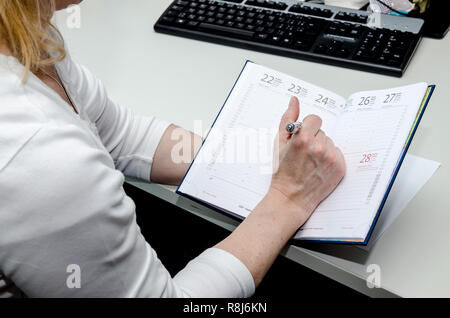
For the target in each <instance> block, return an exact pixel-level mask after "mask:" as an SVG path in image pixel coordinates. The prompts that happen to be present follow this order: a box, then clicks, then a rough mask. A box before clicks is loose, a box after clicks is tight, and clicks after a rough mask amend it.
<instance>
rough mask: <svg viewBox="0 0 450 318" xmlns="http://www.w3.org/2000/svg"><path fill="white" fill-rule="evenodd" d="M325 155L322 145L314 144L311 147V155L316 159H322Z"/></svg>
mask: <svg viewBox="0 0 450 318" xmlns="http://www.w3.org/2000/svg"><path fill="white" fill-rule="evenodd" d="M325 154H326V148H325V146H324V145H323V144H322V143H316V144H315V145H314V147H313V155H314V156H315V157H316V158H323V157H324V156H325Z"/></svg>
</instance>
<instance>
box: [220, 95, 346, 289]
mask: <svg viewBox="0 0 450 318" xmlns="http://www.w3.org/2000/svg"><path fill="white" fill-rule="evenodd" d="M299 112H300V109H299V102H298V99H297V98H292V99H291V102H290V105H289V108H288V110H287V111H286V113H285V114H284V115H283V118H282V120H281V124H280V128H279V136H278V139H277V141H278V143H279V145H278V146H279V147H275V149H277V148H278V149H279V152H276V154H277V155H279V156H277V158H279V166H278V167H277V169H276V172H275V174H274V175H273V178H272V185H271V187H270V190H269V192H268V193H267V195H266V196H265V197H264V199H263V200H262V201H261V202H260V203H259V204H258V206H257V207H256V208H255V209H254V210H253V212H252V213H250V215H249V216H248V217H247V218H246V219H245V220H244V222H242V224H241V225H239V227H238V228H237V229H236V230H235V231H234V232H233V233H232V234H231V235H230V236H229V237H227V238H226V239H225V240H223V241H222V242H220V243H219V244H217V245H216V247H217V248H220V249H223V250H225V251H228V252H230V253H232V254H233V255H234V256H236V257H237V258H239V259H240V260H241V261H242V262H243V263H244V264H245V265H246V266H247V268H248V269H249V271H250V273H251V274H252V275H253V279H254V281H255V286H258V284H259V283H260V282H261V280H262V279H263V277H264V275H265V274H266V273H267V271H268V269H269V268H270V266H271V265H272V263H273V261H274V260H275V258H276V257H277V255H278V254H279V253H280V250H281V249H282V248H283V246H284V245H285V244H286V242H287V241H288V240H289V239H290V238H292V235H293V234H294V233H295V232H296V231H297V230H298V228H299V227H300V226H302V225H303V224H304V223H305V222H306V221H307V220H308V218H309V217H310V216H311V213H312V212H313V211H314V210H315V208H316V207H317V206H318V205H319V203H320V202H322V201H323V200H324V199H325V198H326V197H327V196H328V195H329V194H330V193H331V192H332V191H333V190H334V189H335V188H336V186H337V185H338V184H339V182H340V181H341V179H342V178H343V176H344V173H345V163H344V157H343V155H342V152H341V151H340V150H339V149H338V148H336V147H335V146H334V144H333V142H332V141H331V139H330V138H328V137H327V136H326V135H325V133H324V132H323V131H321V130H320V127H321V125H322V121H321V119H320V118H319V117H317V116H308V117H307V118H305V120H304V121H303V126H302V128H301V129H300V131H299V133H297V134H296V135H294V136H291V135H289V134H288V133H287V131H286V129H285V127H286V124H287V123H289V122H295V121H296V120H297V118H298V115H299Z"/></svg>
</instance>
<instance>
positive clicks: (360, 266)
mask: <svg viewBox="0 0 450 318" xmlns="http://www.w3.org/2000/svg"><path fill="white" fill-rule="evenodd" d="M170 3H171V0H158V1H155V0H152V1H148V0H133V1H123V0H95V1H93V0H86V1H85V2H84V3H83V5H82V12H81V17H82V26H81V28H80V29H67V27H66V23H65V19H66V17H67V14H66V13H61V14H60V15H59V16H58V24H59V25H60V26H61V29H62V32H63V34H64V35H65V37H66V40H67V42H68V46H69V48H70V49H71V53H72V56H73V57H75V58H76V59H77V60H79V61H80V62H82V63H84V64H85V65H86V66H87V67H89V68H90V69H91V70H92V71H93V72H94V73H96V74H97V76H98V77H99V78H101V79H102V80H103V81H104V82H105V84H106V86H107V87H108V89H109V93H110V95H111V96H112V97H113V98H114V99H115V100H117V101H119V102H120V103H122V104H124V105H126V106H128V107H130V108H132V109H133V110H134V111H136V112H137V113H141V114H144V115H145V114H154V115H157V116H159V117H161V118H165V119H168V120H171V121H173V122H174V123H176V124H178V125H182V126H184V127H185V128H188V129H193V127H194V126H193V125H194V120H202V121H203V124H204V129H207V128H209V127H210V125H211V124H212V122H213V120H214V118H215V116H216V115H217V113H218V111H219V109H220V107H221V106H222V104H223V102H224V100H225V98H226V96H227V94H228V92H229V90H230V89H231V87H232V85H233V83H234V81H235V80H236V78H237V76H238V74H239V72H240V70H241V68H242V66H243V65H244V62H245V61H246V60H247V59H250V60H252V61H254V62H257V63H259V64H263V65H266V66H269V67H272V68H275V69H277V70H280V71H282V72H285V73H288V74H291V75H293V76H295V77H298V78H301V79H304V80H306V81H308V82H311V83H315V84H317V85H319V86H323V87H328V88H330V89H332V90H334V91H336V92H338V93H340V94H342V95H344V96H348V95H350V93H352V92H354V91H359V90H366V89H378V88H387V87H394V86H399V85H405V84H409V83H414V82H419V81H427V82H429V83H435V84H437V90H436V92H435V94H434V96H433V98H432V102H431V104H430V105H429V108H428V110H427V111H426V113H425V116H424V118H423V121H422V123H421V125H420V127H419V130H418V132H417V135H416V137H415V139H414V142H413V144H412V147H411V149H410V152H411V153H413V154H416V155H419V156H422V157H426V158H429V159H433V160H436V161H439V162H441V163H442V167H441V168H440V169H439V170H438V172H437V173H436V174H435V175H434V176H433V178H432V179H431V180H430V181H429V182H428V184H427V185H426V186H425V187H424V188H423V189H422V190H421V191H420V193H419V194H418V195H417V196H416V197H415V198H414V200H413V201H412V202H411V203H410V204H409V206H408V207H407V209H406V210H405V211H404V212H403V213H402V215H401V216H400V217H399V218H398V219H397V220H396V222H395V223H394V224H393V225H392V226H391V227H390V228H389V229H388V231H387V232H385V233H384V235H383V236H382V237H381V238H380V240H379V241H378V242H377V243H376V245H375V246H374V248H373V249H372V250H371V251H370V252H369V253H367V252H365V251H362V250H360V249H358V248H356V247H353V246H331V245H317V246H314V247H310V248H298V247H294V246H289V247H287V248H286V249H285V250H284V251H283V255H285V256H286V257H288V258H290V259H292V260H294V261H295V262H297V263H300V264H302V265H304V266H307V267H309V268H311V269H313V270H315V271H317V272H319V273H321V274H323V275H325V276H328V277H330V278H332V279H334V280H336V281H339V282H341V283H342V284H344V285H347V286H349V287H351V288H354V289H356V290H358V291H360V292H363V293H365V294H368V295H371V296H394V295H398V296H413V297H420V296H425V297H428V296H447V297H448V296H450V272H449V271H450V231H449V225H450V190H449V184H448V180H450V168H449V166H450V147H449V145H448V143H449V142H448V140H450V126H449V124H448V122H449V120H450V87H449V83H450V78H449V71H450V58H449V53H450V37H449V36H447V38H446V39H445V40H440V41H438V40H430V39H424V41H423V42H422V44H421V45H420V47H419V49H418V51H417V54H416V55H415V57H414V59H413V61H412V64H411V65H410V67H409V69H408V70H407V72H406V74H405V76H404V77H403V78H401V79H398V78H393V77H387V76H381V75H374V74H369V73H363V72H359V71H353V70H347V69H344V68H338V67H332V66H327V65H321V64H316V63H311V62H304V61H300V60H294V59H289V58H284V57H278V56H273V55H268V54H261V53H256V52H252V51H247V50H242V49H235V48H230V47H225V46H219V45H214V44H208V43H203V42H198V41H193V40H187V39H182V38H178V37H171V36H167V35H162V34H157V33H155V32H154V31H153V24H154V23H155V22H156V20H157V18H158V17H159V15H160V14H161V13H162V12H163V11H164V10H165V9H166V7H167V6H168V5H169V4H170ZM133 184H135V185H137V186H138V187H139V188H141V189H143V190H145V191H147V192H149V193H152V194H154V195H156V196H158V197H161V198H163V199H165V200H168V201H170V202H172V203H173V204H176V205H178V206H180V207H182V208H184V209H186V210H188V211H190V212H192V213H194V214H197V215H200V216H201V217H203V218H206V219H208V220H210V221H211V222H213V223H216V224H219V225H221V226H223V227H226V228H228V229H233V228H234V227H235V226H236V222H234V221H231V220H230V219H228V218H226V217H223V216H221V215H218V214H217V213H216V212H213V211H210V210H208V209H205V208H203V207H200V206H198V205H197V204H194V203H191V202H189V201H187V200H185V199H182V198H179V197H178V196H177V195H176V194H175V193H174V191H173V189H171V188H167V187H163V186H159V185H151V184H146V183H142V182H133ZM369 264H378V265H379V266H380V267H381V288H379V289H369V288H367V287H366V281H365V279H366V277H367V276H368V273H367V272H366V269H367V266H368V265H369ZM289 275H295V273H289Z"/></svg>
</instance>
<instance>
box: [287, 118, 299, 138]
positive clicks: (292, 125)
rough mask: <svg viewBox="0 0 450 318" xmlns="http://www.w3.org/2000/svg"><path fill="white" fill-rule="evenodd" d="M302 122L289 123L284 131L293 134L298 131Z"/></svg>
mask: <svg viewBox="0 0 450 318" xmlns="http://www.w3.org/2000/svg"><path fill="white" fill-rule="evenodd" d="M302 125H303V123H302V122H301V121H300V122H295V123H289V124H287V125H286V131H287V132H288V133H290V134H291V135H294V134H296V133H298V131H299V130H300V128H302Z"/></svg>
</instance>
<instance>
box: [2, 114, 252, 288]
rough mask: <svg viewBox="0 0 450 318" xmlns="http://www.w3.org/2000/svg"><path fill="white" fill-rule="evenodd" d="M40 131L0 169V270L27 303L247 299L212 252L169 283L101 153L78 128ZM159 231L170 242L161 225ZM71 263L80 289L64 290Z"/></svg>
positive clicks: (233, 263) (239, 269)
mask: <svg viewBox="0 0 450 318" xmlns="http://www.w3.org/2000/svg"><path fill="white" fill-rule="evenodd" d="M42 125H43V127H42V128H41V129H39V131H38V132H37V133H36V134H35V135H34V136H33V138H32V139H31V140H29V141H28V142H27V144H26V145H24V147H23V148H22V149H21V150H20V152H18V153H17V154H16V155H15V156H14V159H13V160H12V161H11V162H10V163H9V164H8V165H7V166H6V167H5V168H4V169H3V170H2V171H0V188H1V191H0V203H1V205H2V209H1V211H2V213H0V242H1V248H0V272H1V273H2V274H3V275H5V277H7V278H8V279H9V280H11V281H12V282H14V284H15V285H16V286H17V287H18V288H19V289H20V290H22V291H23V292H24V293H25V294H26V295H27V296H29V297H248V296H251V295H252V294H253V292H254V282H253V278H252V276H251V274H250V272H249V271H248V269H247V268H246V267H245V266H244V265H243V264H242V263H241V262H240V261H239V260H238V259H237V258H236V257H234V256H233V255H231V254H229V253H228V252H225V251H223V250H219V249H214V248H213V249H208V250H206V251H205V252H204V253H202V254H201V255H200V256H199V257H197V258H195V259H194V260H192V261H191V262H190V263H189V264H188V265H187V267H186V268H185V269H183V270H182V271H181V272H180V273H179V274H178V275H176V277H175V278H174V279H172V277H171V276H170V274H169V273H168V271H167V270H166V269H165V267H164V266H163V264H161V262H160V260H159V259H158V257H157V255H156V253H155V251H154V250H153V249H152V248H151V247H150V246H149V244H148V243H147V242H146V241H145V239H144V238H143V236H142V234H141V232H140V230H139V227H138V226H137V224H136V216H135V206H134V203H133V201H132V200H131V199H130V198H129V197H128V196H127V195H126V194H125V192H124V190H123V187H122V185H123V182H124V176H123V174H122V173H120V172H119V171H117V170H115V167H114V162H113V161H112V160H111V157H110V156H109V155H108V153H107V152H106V151H104V150H102V149H99V148H98V147H97V146H96V144H95V143H94V141H93V139H92V136H91V135H90V132H88V131H84V130H83V129H81V128H80V127H78V126H75V125H70V124H67V125H61V124H56V123H52V122H48V123H44V124H42ZM149 208H151V207H149ZM174 222H176V220H174ZM161 226H165V227H167V228H168V235H170V224H161ZM72 264H74V265H76V266H79V268H80V270H81V272H80V276H79V278H80V280H79V282H80V286H79V287H80V288H70V287H74V286H75V287H76V284H75V285H73V284H70V282H72V283H73V282H76V281H77V280H76V277H75V276H72V274H76V271H74V272H70V269H72V270H73V267H70V265H72ZM68 269H69V272H67V270H68ZM72 279H75V280H72ZM68 280H69V285H68V284H67V281H68Z"/></svg>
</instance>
